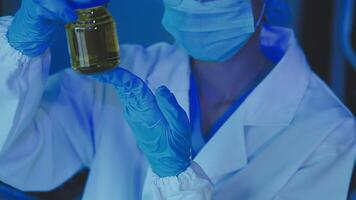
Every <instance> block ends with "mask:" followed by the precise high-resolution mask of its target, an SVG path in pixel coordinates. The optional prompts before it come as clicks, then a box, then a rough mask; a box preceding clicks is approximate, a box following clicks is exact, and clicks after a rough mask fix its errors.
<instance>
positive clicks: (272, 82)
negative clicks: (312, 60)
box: [244, 25, 311, 126]
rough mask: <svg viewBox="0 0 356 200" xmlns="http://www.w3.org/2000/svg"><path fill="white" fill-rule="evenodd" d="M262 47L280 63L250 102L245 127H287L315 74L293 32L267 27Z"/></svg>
mask: <svg viewBox="0 0 356 200" xmlns="http://www.w3.org/2000/svg"><path fill="white" fill-rule="evenodd" d="M261 46H262V49H263V50H264V52H265V54H266V55H267V56H270V58H271V59H272V60H274V59H278V60H279V62H278V64H277V65H276V66H275V67H274V69H273V70H272V71H271V72H270V74H269V75H268V76H267V77H266V78H265V79H264V80H263V81H262V82H261V83H260V84H259V85H258V86H257V87H256V88H255V90H254V92H253V93H252V94H251V95H250V96H249V97H248V99H246V102H245V103H246V104H247V105H246V106H247V107H248V110H247V111H246V116H245V120H244V121H245V122H244V124H245V125H248V126H271V125H274V126H287V125H289V124H290V122H291V121H292V119H293V117H294V115H295V112H296V110H297V108H298V106H299V103H300V102H301V100H302V98H303V96H304V94H305V91H306V89H307V86H308V83H309V78H310V75H311V70H310V67H309V65H308V63H307V61H306V58H305V56H304V53H303V51H302V49H301V48H300V47H299V45H298V42H297V40H296V37H295V35H294V32H293V31H292V30H291V29H287V28H282V27H276V26H267V25H265V27H264V28H263V30H262V34H261ZM271 52H272V53H273V55H271ZM276 56H277V57H276ZM278 57H279V58H278Z"/></svg>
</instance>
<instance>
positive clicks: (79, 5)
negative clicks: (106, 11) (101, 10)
mask: <svg viewBox="0 0 356 200" xmlns="http://www.w3.org/2000/svg"><path fill="white" fill-rule="evenodd" d="M108 2H109V0H91V1H90V2H88V3H83V2H77V1H75V0H71V1H69V4H70V5H71V7H72V8H73V9H86V8H93V7H97V6H102V5H105V4H107V3H108Z"/></svg>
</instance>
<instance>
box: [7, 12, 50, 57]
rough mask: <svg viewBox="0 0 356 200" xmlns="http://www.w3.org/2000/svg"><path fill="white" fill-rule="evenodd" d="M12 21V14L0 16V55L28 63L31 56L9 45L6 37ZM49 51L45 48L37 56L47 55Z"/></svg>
mask: <svg viewBox="0 0 356 200" xmlns="http://www.w3.org/2000/svg"><path fill="white" fill-rule="evenodd" d="M12 21H13V17H12V16H5V17H0V46H1V48H0V56H4V55H6V56H7V57H9V56H11V58H12V59H13V60H15V61H19V62H20V63H28V62H30V61H31V60H32V59H33V58H31V57H30V56H27V55H25V54H23V53H22V52H21V51H19V50H16V49H15V48H13V47H12V46H11V45H10V43H9V40H8V38H7V33H8V31H9V27H10V26H11V23H12ZM49 53H50V52H49V50H47V51H45V53H43V54H42V55H40V56H39V57H42V56H48V54H49Z"/></svg>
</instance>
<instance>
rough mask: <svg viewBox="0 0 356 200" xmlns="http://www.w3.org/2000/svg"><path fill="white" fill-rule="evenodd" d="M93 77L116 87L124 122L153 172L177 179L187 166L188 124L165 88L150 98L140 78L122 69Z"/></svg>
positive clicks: (180, 109) (188, 153)
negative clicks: (127, 124)
mask: <svg viewBox="0 0 356 200" xmlns="http://www.w3.org/2000/svg"><path fill="white" fill-rule="evenodd" d="M93 77H94V78H95V79H97V80H99V81H101V82H104V83H111V84H113V85H114V86H115V88H116V90H117V93H118V96H119V99H120V101H121V103H122V105H123V107H124V115H125V118H126V120H127V122H128V123H129V125H130V127H131V129H132V131H133V133H134V137H135V138H136V141H137V144H138V146H139V147H140V149H141V150H142V151H143V152H144V154H145V155H146V157H147V159H148V161H149V163H150V165H151V168H152V170H153V172H155V173H156V174H157V175H158V176H160V177H167V176H176V175H179V174H180V173H182V172H184V171H185V170H186V169H187V168H188V167H189V166H190V161H191V160H190V155H191V151H190V150H191V132H190V125H189V120H188V117H187V115H186V113H185V111H184V110H183V108H181V107H180V106H179V104H178V102H177V100H176V99H175V97H174V95H173V94H172V93H171V92H170V91H169V90H168V89H167V88H166V87H165V86H161V87H159V88H158V89H157V90H156V95H153V93H152V92H151V90H150V89H149V88H148V87H147V85H146V84H145V83H144V82H143V81H142V80H141V79H140V78H138V77H136V76H135V75H133V74H131V73H130V72H128V71H126V70H124V69H122V68H116V69H114V70H112V71H109V72H106V73H103V74H99V75H94V76H93Z"/></svg>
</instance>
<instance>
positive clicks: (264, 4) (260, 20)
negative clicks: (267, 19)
mask: <svg viewBox="0 0 356 200" xmlns="http://www.w3.org/2000/svg"><path fill="white" fill-rule="evenodd" d="M265 10H266V1H265V2H264V3H263V7H262V10H261V14H260V16H259V17H258V20H257V22H256V24H255V28H257V27H258V26H259V25H260V24H261V22H262V20H263V17H264V16H265Z"/></svg>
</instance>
